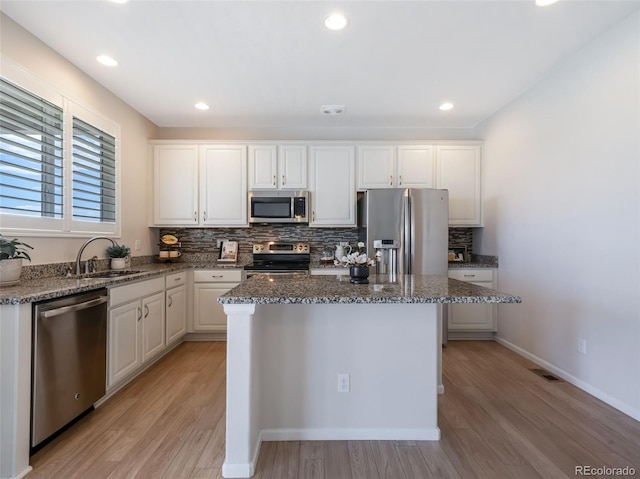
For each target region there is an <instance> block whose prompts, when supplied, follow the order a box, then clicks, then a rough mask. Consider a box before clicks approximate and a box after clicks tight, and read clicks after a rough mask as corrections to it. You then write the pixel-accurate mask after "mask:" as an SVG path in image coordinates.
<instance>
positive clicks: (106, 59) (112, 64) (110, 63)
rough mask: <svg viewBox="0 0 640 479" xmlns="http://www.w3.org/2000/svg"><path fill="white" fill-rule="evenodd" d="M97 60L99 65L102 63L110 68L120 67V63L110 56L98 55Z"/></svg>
mask: <svg viewBox="0 0 640 479" xmlns="http://www.w3.org/2000/svg"><path fill="white" fill-rule="evenodd" d="M96 60H98V62H99V63H102V64H103V65H105V66H108V67H115V66H118V62H117V61H116V60H114V59H113V58H111V57H110V56H108V55H98V56H97V57H96Z"/></svg>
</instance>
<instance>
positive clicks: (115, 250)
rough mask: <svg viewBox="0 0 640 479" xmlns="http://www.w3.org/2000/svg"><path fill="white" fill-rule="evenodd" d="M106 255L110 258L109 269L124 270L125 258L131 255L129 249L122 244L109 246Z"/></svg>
mask: <svg viewBox="0 0 640 479" xmlns="http://www.w3.org/2000/svg"><path fill="white" fill-rule="evenodd" d="M106 253H107V256H108V257H109V258H111V269H124V268H125V267H126V266H127V256H129V253H131V248H129V247H128V246H125V245H123V244H116V245H113V246H109V247H108V248H107V250H106Z"/></svg>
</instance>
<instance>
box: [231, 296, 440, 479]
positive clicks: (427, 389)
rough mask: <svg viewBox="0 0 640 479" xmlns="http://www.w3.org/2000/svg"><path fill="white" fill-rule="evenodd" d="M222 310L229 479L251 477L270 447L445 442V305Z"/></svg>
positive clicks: (234, 306)
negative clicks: (440, 398)
mask: <svg viewBox="0 0 640 479" xmlns="http://www.w3.org/2000/svg"><path fill="white" fill-rule="evenodd" d="M224 310H225V312H226V314H227V328H228V329H227V418H226V420H227V428H226V457H225V461H224V464H223V467H222V475H223V476H224V477H225V478H240V477H242V478H245V477H251V476H252V475H253V474H254V472H255V466H256V461H257V459H258V454H259V451H260V444H261V442H262V441H287V440H433V441H437V440H439V439H440V430H439V429H438V421H437V394H438V391H439V390H440V392H442V381H441V367H440V361H441V340H440V338H441V333H440V327H441V326H440V325H441V316H440V314H441V310H442V305H441V304H433V303H416V304H225V305H224ZM338 374H349V378H350V391H349V392H338Z"/></svg>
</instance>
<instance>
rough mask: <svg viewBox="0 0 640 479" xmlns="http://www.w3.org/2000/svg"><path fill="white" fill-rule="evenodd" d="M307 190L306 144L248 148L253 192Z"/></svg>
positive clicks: (252, 146) (250, 180)
mask: <svg viewBox="0 0 640 479" xmlns="http://www.w3.org/2000/svg"><path fill="white" fill-rule="evenodd" d="M307 187H308V184H307V147H306V146H305V145H279V146H276V145H251V146H249V189H250V190H272V189H288V190H306V189H307Z"/></svg>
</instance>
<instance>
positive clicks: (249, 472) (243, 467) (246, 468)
mask: <svg viewBox="0 0 640 479" xmlns="http://www.w3.org/2000/svg"><path fill="white" fill-rule="evenodd" d="M263 440H264V439H263V437H262V431H260V434H258V440H257V441H256V443H255V445H254V446H253V459H251V462H249V463H247V464H230V463H228V462H227V461H226V459H225V461H224V462H223V463H222V477H224V478H225V479H236V478H242V479H244V478H248V477H251V476H253V475H254V474H255V472H256V464H257V463H258V456H259V455H260V446H262V441H263Z"/></svg>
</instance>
